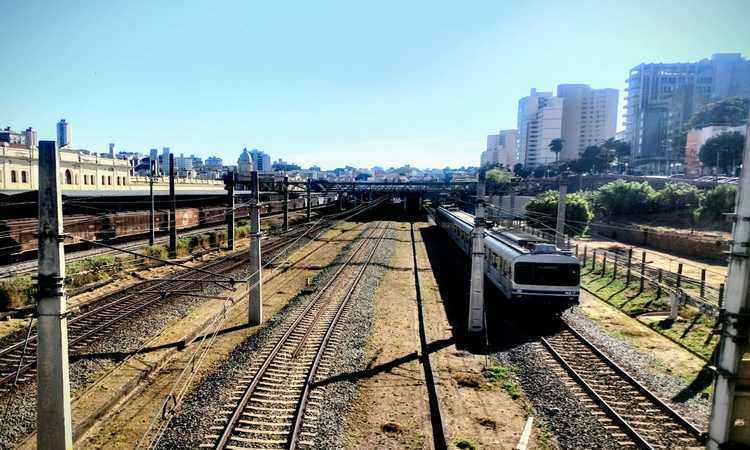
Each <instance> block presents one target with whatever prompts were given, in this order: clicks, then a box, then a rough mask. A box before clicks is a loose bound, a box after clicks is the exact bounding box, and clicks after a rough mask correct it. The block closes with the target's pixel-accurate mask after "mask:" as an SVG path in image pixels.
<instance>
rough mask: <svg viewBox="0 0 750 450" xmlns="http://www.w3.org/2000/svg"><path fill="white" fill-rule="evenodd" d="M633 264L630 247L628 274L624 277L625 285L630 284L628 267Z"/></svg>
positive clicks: (631, 248)
mask: <svg viewBox="0 0 750 450" xmlns="http://www.w3.org/2000/svg"><path fill="white" fill-rule="evenodd" d="M632 264H633V247H630V248H629V249H628V272H627V276H626V277H625V285H626V286H627V285H629V284H630V266H631V265H632Z"/></svg>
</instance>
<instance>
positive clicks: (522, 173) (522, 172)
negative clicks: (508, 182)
mask: <svg viewBox="0 0 750 450" xmlns="http://www.w3.org/2000/svg"><path fill="white" fill-rule="evenodd" d="M513 173H514V174H516V176H518V177H521V178H526V177H528V176H529V175H531V171H530V170H529V169H527V168H526V167H524V166H523V164H521V163H518V164H516V165H514V166H513Z"/></svg>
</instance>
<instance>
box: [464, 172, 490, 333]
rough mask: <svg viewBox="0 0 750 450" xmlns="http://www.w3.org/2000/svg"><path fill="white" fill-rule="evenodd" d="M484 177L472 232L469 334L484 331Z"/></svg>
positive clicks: (479, 184)
mask: <svg viewBox="0 0 750 450" xmlns="http://www.w3.org/2000/svg"><path fill="white" fill-rule="evenodd" d="M484 188H485V183H484V177H483V176H482V175H480V180H479V182H478V183H477V203H476V211H475V214H474V230H473V231H472V233H471V287H470V289H469V322H468V326H467V330H468V332H469V334H473V335H476V334H479V333H482V332H483V331H484V229H485V226H486V223H485V218H484V200H485V199H484Z"/></svg>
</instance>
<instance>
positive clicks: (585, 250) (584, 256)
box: [583, 245, 589, 267]
mask: <svg viewBox="0 0 750 450" xmlns="http://www.w3.org/2000/svg"><path fill="white" fill-rule="evenodd" d="M588 250H589V246H588V245H584V246H583V267H586V254H587V253H588Z"/></svg>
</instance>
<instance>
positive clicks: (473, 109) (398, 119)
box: [0, 0, 750, 168]
mask: <svg viewBox="0 0 750 450" xmlns="http://www.w3.org/2000/svg"><path fill="white" fill-rule="evenodd" d="M698 5H699V2H663V3H660V4H658V5H655V4H652V3H648V2H632V3H630V4H628V5H622V4H620V3H608V2H591V3H589V4H588V5H577V6H575V7H571V6H568V5H559V4H553V3H544V2H530V3H529V2H526V3H524V4H515V5H505V6H503V5H495V4H493V3H486V4H477V5H476V6H474V7H473V8H448V7H445V6H443V7H437V8H432V9H430V8H422V7H420V6H419V5H401V6H399V8H398V9H397V8H396V7H395V6H394V5H391V6H390V7H389V6H388V5H386V6H382V7H379V8H372V10H369V11H367V16H368V21H367V22H366V23H365V22H362V21H361V20H360V19H359V17H360V16H361V14H362V12H361V11H359V10H357V9H356V8H351V7H346V6H343V5H338V6H337V5H334V4H331V5H330V6H329V5H324V6H322V7H317V6H316V7H313V6H306V5H301V6H300V7H298V8H296V9H295V10H294V12H293V13H289V11H288V10H286V9H283V8H280V7H276V6H273V5H253V6H247V5H242V4H240V3H237V4H230V5H222V6H220V7H212V8H203V7H200V6H199V5H197V4H196V5H195V6H196V7H186V8H184V10H181V12H180V14H174V11H173V10H172V9H173V8H170V7H168V6H165V5H146V4H143V5H132V7H129V8H128V9H127V11H120V10H119V9H118V7H116V6H115V7H111V6H104V5H97V4H92V5H91V7H87V8H73V7H71V6H67V5H65V4H61V5H57V6H54V7H50V6H49V5H46V4H44V2H24V3H21V2H11V4H10V5H8V7H7V9H6V10H7V11H8V17H7V19H8V23H9V27H10V30H9V33H10V34H15V35H17V36H19V37H22V36H26V37H28V39H11V40H5V41H3V42H2V43H0V49H2V50H4V51H5V53H6V54H8V55H19V56H20V55H23V58H24V61H28V62H25V63H24V65H23V67H21V66H20V65H19V69H18V70H16V71H10V73H9V74H8V75H7V76H6V78H5V81H6V83H5V87H6V90H5V91H4V94H3V98H4V99H3V101H2V102H0V105H2V106H3V107H2V108H0V111H1V112H0V123H2V124H3V126H7V125H9V126H11V127H12V128H14V129H20V130H23V129H25V128H26V127H28V126H33V127H34V128H35V129H37V130H38V135H39V139H41V140H46V139H54V136H55V124H56V123H57V121H58V120H59V119H60V118H62V117H64V118H66V119H67V120H68V122H70V123H71V125H72V127H73V129H74V130H73V137H72V143H73V146H75V147H78V148H86V149H89V150H92V151H96V152H106V151H107V146H108V143H110V142H115V143H117V146H118V148H122V149H126V150H129V151H138V152H143V153H147V152H148V150H149V149H150V148H153V147H154V146H158V147H161V146H163V145H167V146H169V147H171V148H172V149H173V151H174V152H175V153H178V154H179V153H185V154H196V155H202V156H209V155H216V156H219V157H221V158H223V159H224V160H225V161H234V160H236V157H237V155H238V154H239V152H241V150H242V148H243V147H245V146H246V145H247V146H248V147H249V148H253V147H256V148H259V149H262V150H264V151H266V152H268V153H269V154H271V155H273V156H274V157H275V158H279V157H280V158H283V159H285V160H288V161H293V162H295V163H297V164H300V165H301V166H311V165H319V166H321V167H326V168H334V167H340V166H344V165H352V166H356V167H371V166H375V165H379V166H386V167H388V166H396V167H398V166H400V165H403V164H406V163H409V164H411V165H412V166H415V167H445V166H452V167H458V166H462V165H463V166H469V165H476V164H477V154H478V153H479V152H481V150H482V149H483V148H484V139H485V138H486V135H487V134H489V133H493V132H497V130H500V129H511V128H515V119H516V114H517V102H518V99H519V98H521V97H523V96H524V95H527V94H528V91H529V89H530V88H532V87H537V88H539V89H541V90H545V91H547V90H553V91H554V90H555V89H556V86H557V85H559V84H565V83H584V84H589V85H591V86H592V87H596V88H614V89H618V90H620V101H619V109H620V113H621V111H622V108H623V105H624V103H625V102H624V101H623V98H622V96H623V94H624V92H623V89H624V87H625V79H626V78H627V75H628V71H629V70H630V69H631V68H632V67H634V66H636V65H638V64H641V63H650V62H692V61H699V60H701V59H705V58H710V56H711V55H712V54H713V53H731V52H739V53H742V54H743V55H745V56H747V55H748V54H750V39H749V38H748V37H749V36H748V34H749V32H748V31H747V30H746V29H745V28H744V25H743V15H742V14H737V13H738V12H741V11H742V10H743V4H742V2H741V1H730V0H726V1H722V2H718V3H717V4H716V5H714V6H715V7H714V8H713V10H712V14H713V16H712V20H710V21H709V20H705V19H704V18H701V17H697V16H696V15H695V14H694V12H693V11H695V8H696V7H697V6H698ZM613 7H614V8H616V9H617V10H618V11H619V13H618V14H617V15H612V14H610V12H611V11H612V8H613ZM282 9H283V11H282ZM562 9H565V10H570V9H575V13H576V14H575V15H574V16H575V17H576V23H575V24H570V23H567V24H565V23H560V22H559V21H558V20H557V19H556V17H558V16H562V15H561V14H558V13H560V12H561V11H562ZM198 11H201V13H200V14H198V13H197V12H198ZM206 11H209V12H208V13H206ZM334 11H335V12H336V13H335V14H331V13H332V12H334ZM394 11H398V14H394ZM569 12H570V11H569ZM206 14H208V16H206ZM665 15H668V16H669V20H668V21H665V20H663V18H664V16H665ZM615 16H617V17H615ZM631 16H633V17H635V16H637V17H638V20H637V21H636V20H635V19H634V18H633V17H631ZM508 17H511V18H512V19H513V20H512V21H509V20H508ZM282 18H283V20H284V23H285V24H286V26H285V27H283V29H284V30H285V31H284V33H280V32H278V30H276V29H275V28H274V27H272V26H271V25H272V23H279V22H278V20H277V19H279V20H281V19H282ZM131 19H132V20H131ZM165 20H166V23H165ZM28 23H35V26H34V27H32V28H30V27H28ZM133 23H135V24H137V26H136V27H135V28H131V27H130V25H128V26H125V25H126V24H133ZM212 23H217V24H220V25H212ZM383 24H387V25H388V26H387V27H384V26H381V25H383ZM165 25H168V26H165ZM686 26H687V27H688V28H689V29H691V33H690V34H689V35H685V33H677V32H676V31H677V30H679V29H684V28H685V27H686ZM196 27H199V28H200V29H202V30H203V32H202V33H200V35H201V37H197V36H194V35H193V33H192V30H194V29H196ZM35 28H43V29H45V30H47V33H46V34H41V35H39V34H38V32H36V31H35ZM385 29H388V30H389V31H388V33H384V32H383V30H385ZM612 30H617V32H612ZM656 30H658V34H659V39H660V45H659V46H653V45H650V40H651V39H652V38H653V36H654V34H653V33H654V32H656ZM726 30H735V31H734V32H726ZM134 31H135V32H134ZM63 33H64V34H63ZM524 33H535V35H536V37H537V38H535V39H533V40H528V39H526V38H524V37H523V36H524ZM32 35H33V36H32ZM61 35H62V36H64V39H61V38H59V36H61ZM342 36H348V37H349V38H350V39H341V38H342ZM32 37H34V38H33V39H32ZM95 37H102V38H101V39H94V38H95ZM656 47H658V48H656ZM204 52H205V54H207V55H210V58H205V59H204V58H202V57H200V55H201V54H204ZM576 55H579V56H585V57H579V56H576ZM619 129H622V117H621V115H620V116H619V118H618V130H619Z"/></svg>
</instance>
